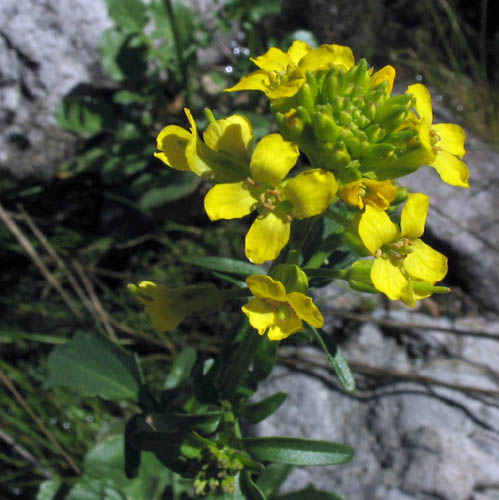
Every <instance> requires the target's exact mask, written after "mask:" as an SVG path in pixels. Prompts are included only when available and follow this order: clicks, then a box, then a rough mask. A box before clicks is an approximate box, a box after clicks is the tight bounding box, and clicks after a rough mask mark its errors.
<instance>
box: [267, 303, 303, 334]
mask: <svg viewBox="0 0 499 500" xmlns="http://www.w3.org/2000/svg"><path fill="white" fill-rule="evenodd" d="M286 308H287V309H288V310H289V312H288V314H286V315H285V316H284V317H283V318H281V317H279V318H278V320H277V321H276V323H275V324H273V325H271V326H270V328H269V331H268V337H269V340H283V339H285V338H286V337H289V336H290V335H291V334H293V333H296V332H299V331H300V330H302V329H303V322H302V320H301V319H300V318H298V316H296V314H294V313H293V312H292V311H291V309H290V308H289V306H286Z"/></svg>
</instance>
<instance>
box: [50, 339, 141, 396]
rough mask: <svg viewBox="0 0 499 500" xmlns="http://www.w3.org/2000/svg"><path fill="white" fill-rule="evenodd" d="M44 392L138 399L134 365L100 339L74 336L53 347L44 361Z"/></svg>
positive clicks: (138, 380)
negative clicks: (68, 391) (69, 391)
mask: <svg viewBox="0 0 499 500" xmlns="http://www.w3.org/2000/svg"><path fill="white" fill-rule="evenodd" d="M47 369H48V372H49V373H48V377H47V379H46V380H45V383H44V388H45V389H50V388H52V387H57V386H65V387H69V388H71V389H73V390H75V391H77V392H79V393H80V394H82V395H84V396H100V397H101V398H103V399H108V400H111V401H117V400H120V399H134V400H137V399H138V393H139V389H140V375H139V370H138V367H137V361H136V359H135V358H133V357H132V356H130V355H128V354H127V353H126V352H125V351H123V350H122V349H121V348H120V347H118V346H117V345H116V344H114V343H113V342H111V341H110V340H108V339H107V338H105V337H103V336H96V335H91V334H87V333H83V332H78V333H77V334H76V335H75V337H74V338H73V339H71V340H70V341H69V342H68V343H67V344H65V345H60V346H57V347H56V348H55V349H54V350H53V351H52V352H51V353H50V356H49V357H48V360H47Z"/></svg>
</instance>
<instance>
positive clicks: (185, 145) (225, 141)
mask: <svg viewBox="0 0 499 500" xmlns="http://www.w3.org/2000/svg"><path fill="white" fill-rule="evenodd" d="M184 111H185V114H186V116H187V119H188V121H189V124H190V126H191V127H190V131H188V130H186V129H184V128H182V127H179V126H178V125H168V126H167V127H165V128H163V129H162V130H161V132H160V133H159V134H158V137H157V140H156V144H157V149H158V150H159V151H158V152H157V153H154V156H155V157H156V158H158V159H160V160H161V161H162V162H163V163H165V164H166V165H168V166H169V167H171V168H174V169H176V170H184V171H191V172H193V173H195V174H196V175H199V176H203V177H205V178H208V179H210V180H213V181H216V182H228V181H235V180H240V179H244V178H245V177H246V176H247V175H248V164H249V158H250V155H251V150H252V147H253V128H252V126H251V123H250V121H249V120H248V119H247V118H246V117H244V116H242V115H232V116H229V117H228V118H224V119H221V120H214V121H212V122H211V123H210V124H209V125H208V127H207V128H206V130H205V132H204V134H203V139H204V140H201V138H200V137H199V134H198V130H197V125H196V122H195V120H194V118H193V116H192V113H191V112H190V110H189V109H188V108H185V109H184Z"/></svg>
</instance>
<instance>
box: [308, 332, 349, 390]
mask: <svg viewBox="0 0 499 500" xmlns="http://www.w3.org/2000/svg"><path fill="white" fill-rule="evenodd" d="M307 329H308V331H309V332H311V333H312V335H314V337H315V339H316V340H317V343H318V344H319V345H320V346H321V347H322V349H323V350H324V352H325V353H326V356H327V357H328V359H329V362H330V363H331V366H332V367H333V370H334V371H335V373H336V375H337V376H338V379H339V380H340V383H341V386H342V387H343V389H344V390H345V392H348V393H349V394H352V393H354V392H355V379H354V378H353V375H352V372H351V370H350V367H349V366H348V363H347V360H346V359H345V358H344V357H343V354H342V353H341V350H340V348H339V347H338V346H337V345H336V343H335V342H334V341H333V340H332V339H331V337H330V336H328V335H327V333H326V332H324V330H320V329H319V330H317V329H316V328H314V327H313V326H310V325H307Z"/></svg>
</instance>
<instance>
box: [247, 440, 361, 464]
mask: <svg viewBox="0 0 499 500" xmlns="http://www.w3.org/2000/svg"><path fill="white" fill-rule="evenodd" d="M243 443H244V446H245V448H246V450H247V451H248V452H249V453H250V454H251V455H253V456H254V457H255V458H256V459H257V460H263V461H268V462H281V463H284V464H290V465H301V466H317V465H337V464H344V463H346V462H349V461H350V460H351V459H352V458H353V455H354V451H353V449H352V448H350V446H347V445H345V444H340V443H333V442H331V441H316V440H312V439H304V438H294V437H263V438H245V439H243Z"/></svg>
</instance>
